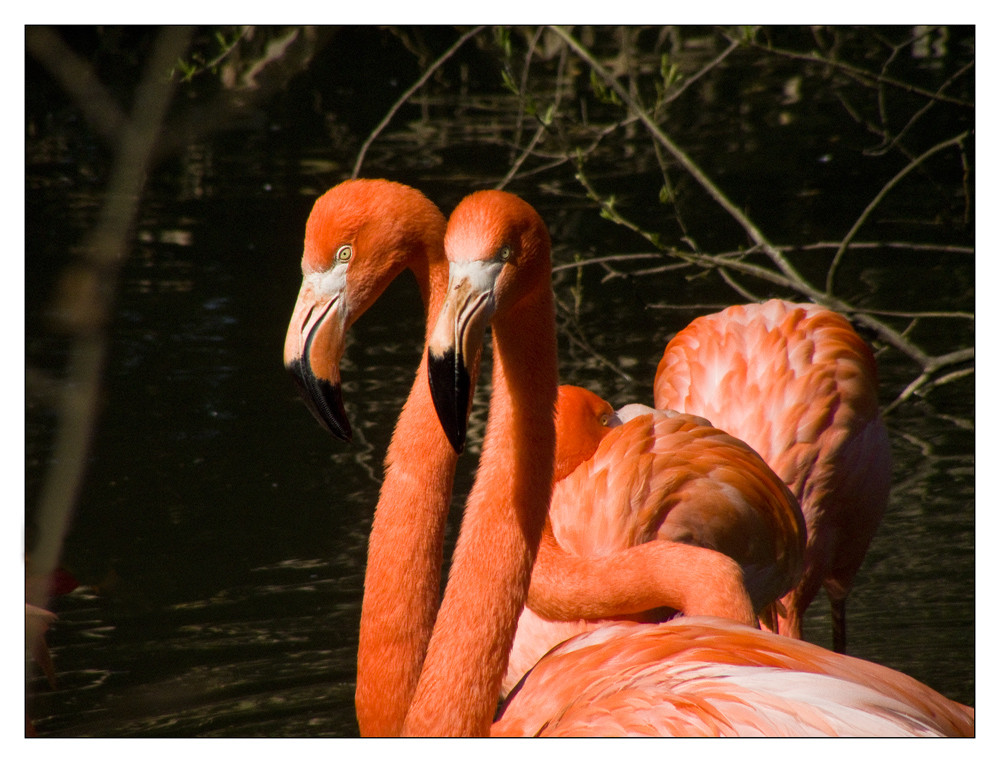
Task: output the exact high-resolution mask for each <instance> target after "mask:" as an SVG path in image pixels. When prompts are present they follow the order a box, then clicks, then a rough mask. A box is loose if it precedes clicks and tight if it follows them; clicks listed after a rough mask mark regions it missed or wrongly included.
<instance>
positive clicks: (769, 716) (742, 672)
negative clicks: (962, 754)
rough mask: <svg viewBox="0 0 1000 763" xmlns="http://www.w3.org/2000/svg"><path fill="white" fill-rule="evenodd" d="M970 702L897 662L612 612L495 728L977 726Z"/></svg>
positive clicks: (761, 732)
mask: <svg viewBox="0 0 1000 763" xmlns="http://www.w3.org/2000/svg"><path fill="white" fill-rule="evenodd" d="M974 731H975V729H974V712H973V710H972V709H971V708H968V707H965V706H964V705H960V704H958V703H955V702H952V701H951V700H948V699H946V698H945V697H942V696H941V695H940V694H938V693H937V692H935V691H934V690H932V689H930V688H928V687H927V686H925V685H923V684H921V683H920V682H918V681H916V680H914V679H912V678H910V677H909V676H906V675H904V674H902V673H899V672H897V671H894V670H890V669H889V668H885V667H882V666H880V665H875V664H873V663H870V662H866V661H864V660H859V659H855V658H852V657H847V656H844V655H839V654H836V653H834V652H830V651H827V650H825V649H822V648H820V647H818V646H816V645H814V644H810V643H808V642H804V641H799V640H795V639H789V638H785V637H782V636H777V635H775V634H771V633H767V632H763V631H759V630H755V629H752V628H748V627H746V626H743V625H739V624H737V623H733V622H730V621H725V620H721V619H717V618H709V617H683V618H678V619H676V620H672V621H670V622H669V623H663V624H659V625H641V624H635V623H614V624H606V625H604V626H602V627H601V628H599V629H596V630H594V631H592V632H590V633H587V634H584V635H581V636H578V637H576V638H574V639H572V640H570V641H568V642H566V643H564V644H562V645H560V646H559V647H557V648H556V649H554V650H553V651H552V652H551V653H550V654H548V655H547V656H546V657H545V658H544V659H542V660H541V661H540V662H539V664H538V665H537V666H536V667H535V669H534V670H533V671H531V672H530V673H529V674H528V675H527V676H526V677H525V679H524V681H523V682H522V683H521V685H520V686H518V687H517V689H516V690H515V691H514V693H513V694H512V695H511V697H510V698H509V699H508V701H507V704H506V705H505V707H504V708H503V710H502V711H501V714H500V718H499V719H498V720H497V722H496V723H494V725H493V727H492V730H491V732H492V733H493V734H494V735H496V736H595V735H600V736H636V735H638V736H878V737H894V736H971V735H972V734H973V733H974Z"/></svg>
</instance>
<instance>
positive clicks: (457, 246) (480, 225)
mask: <svg viewBox="0 0 1000 763" xmlns="http://www.w3.org/2000/svg"><path fill="white" fill-rule="evenodd" d="M444 247H445V256H446V257H447V258H448V263H449V279H448V296H447V298H446V301H445V304H444V307H443V308H442V309H441V311H440V313H439V314H438V321H437V324H436V326H435V328H434V329H433V330H432V331H431V334H430V343H429V347H428V349H429V354H428V371H429V377H430V386H431V395H432V397H433V399H434V406H435V408H436V410H437V413H438V418H439V419H440V420H441V424H442V426H443V428H444V431H445V433H446V434H447V436H448V439H449V441H450V442H451V444H452V447H453V448H454V449H455V451H456V452H458V453H461V452H462V449H463V448H464V446H465V434H466V428H467V425H468V416H469V403H470V400H471V398H472V392H473V390H474V386H475V377H476V373H477V371H478V361H479V355H480V352H481V350H482V345H483V339H484V336H485V332H486V325H487V324H488V323H490V322H495V320H496V319H499V318H501V316H506V315H513V314H515V313H516V310H517V309H518V307H519V306H520V305H523V304H527V301H528V300H530V298H531V295H532V294H533V293H534V292H535V290H537V289H539V288H544V289H547V290H551V285H550V278H549V272H550V270H551V262H550V256H549V255H550V242H549V233H548V229H547V228H546V227H545V223H544V222H543V221H542V218H541V217H540V216H539V214H538V213H537V212H536V211H535V210H534V208H533V207H532V206H531V205H530V204H528V203H527V202H526V201H523V200H522V199H520V198H518V197H517V196H514V195H513V194H509V193H506V192H504V191H478V192H476V193H473V194H470V195H469V196H466V197H465V198H464V199H463V200H462V201H461V202H459V205H458V206H457V207H456V208H455V210H454V211H453V212H452V214H451V217H450V218H449V220H448V228H447V230H446V232H445V243H444Z"/></svg>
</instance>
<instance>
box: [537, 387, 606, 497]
mask: <svg viewBox="0 0 1000 763" xmlns="http://www.w3.org/2000/svg"><path fill="white" fill-rule="evenodd" d="M620 423H621V422H620V421H619V420H618V417H617V416H616V415H615V411H614V409H613V408H612V407H611V404H610V403H609V402H607V401H606V400H604V399H602V398H601V397H599V396H598V395H595V394H594V393H593V392H591V391H590V390H588V389H584V388H583V387H574V386H572V385H570V384H563V385H561V386H560V387H559V397H558V399H557V401H556V463H555V473H554V474H553V481H554V482H558V481H559V480H561V479H563V478H564V477H567V476H568V475H569V474H571V473H572V472H573V470H574V469H576V467H578V466H579V465H580V464H582V463H583V462H584V461H587V460H589V459H590V457H591V456H593V455H594V451H596V450H597V446H598V445H600V444H601V440H603V439H604V436H605V435H606V434H607V433H608V432H610V431H611V430H612V428H614V427H616V426H618V425H619V424H620Z"/></svg>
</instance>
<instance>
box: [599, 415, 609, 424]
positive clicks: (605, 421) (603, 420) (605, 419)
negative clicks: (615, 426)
mask: <svg viewBox="0 0 1000 763" xmlns="http://www.w3.org/2000/svg"><path fill="white" fill-rule="evenodd" d="M609 420H610V417H609V416H608V414H606V413H603V414H601V426H602V427H606V426H607V425H608V421H609Z"/></svg>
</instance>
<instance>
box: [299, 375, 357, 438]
mask: <svg viewBox="0 0 1000 763" xmlns="http://www.w3.org/2000/svg"><path fill="white" fill-rule="evenodd" d="M286 368H287V369H288V371H289V373H291V375H292V378H293V379H294V380H295V383H296V386H297V387H298V388H299V393H300V394H301V395H302V399H303V401H304V402H305V404H306V407H307V408H308V409H309V412H310V413H312V415H313V416H314V417H315V419H316V420H317V421H318V422H319V423H320V424H321V425H322V427H323V428H324V429H325V430H327V431H328V432H329V433H330V434H332V435H333V436H334V437H336V438H337V439H338V440H342V441H343V442H350V441H351V436H352V432H351V423H350V422H349V421H348V420H347V412H346V411H344V398H343V395H342V394H341V391H340V384H332V383H330V382H328V381H327V380H326V379H320V378H318V377H316V376H315V375H314V374H313V373H312V371H311V370H310V369H309V368H308V366H307V364H305V363H303V362H302V361H301V360H300V361H298V362H296V363H293V364H291V365H289V366H286Z"/></svg>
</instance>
